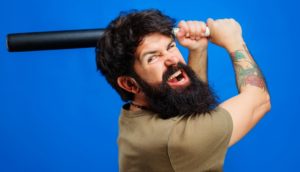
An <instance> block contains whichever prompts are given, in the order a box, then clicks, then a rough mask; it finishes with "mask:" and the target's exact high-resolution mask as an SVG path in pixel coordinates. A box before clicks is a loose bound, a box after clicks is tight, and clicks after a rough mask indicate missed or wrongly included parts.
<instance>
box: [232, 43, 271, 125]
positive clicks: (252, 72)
mask: <svg viewBox="0 0 300 172" xmlns="http://www.w3.org/2000/svg"><path fill="white" fill-rule="evenodd" d="M230 56H231V59H232V62H233V66H234V70H235V75H236V83H237V88H238V90H239V93H240V94H244V95H248V97H249V99H251V100H253V101H251V102H253V105H254V107H256V108H254V111H253V116H252V120H253V122H252V124H253V125H254V124H256V123H257V122H258V121H259V120H260V119H261V118H262V117H263V116H264V114H265V113H266V112H268V111H269V110H270V108H271V104H270V95H269V92H268V88H267V85H266V81H265V79H264V77H263V75H262V72H261V70H260V69H259V67H258V66H257V64H256V63H255V61H254V59H253V57H252V56H251V54H250V52H249V51H248V49H247V47H246V45H245V44H243V45H242V46H241V48H240V49H237V50H235V51H233V52H232V53H230Z"/></svg>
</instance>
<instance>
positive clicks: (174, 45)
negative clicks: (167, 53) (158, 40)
mask: <svg viewBox="0 0 300 172" xmlns="http://www.w3.org/2000/svg"><path fill="white" fill-rule="evenodd" d="M174 47H176V43H175V42H173V43H172V44H170V45H169V46H168V49H167V50H170V49H172V48H174Z"/></svg>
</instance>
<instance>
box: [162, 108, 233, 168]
mask: <svg viewBox="0 0 300 172" xmlns="http://www.w3.org/2000/svg"><path fill="white" fill-rule="evenodd" d="M231 133H232V120H231V117H230V114H229V113H228V111H226V110H225V109H223V108H221V107H217V108H216V109H215V110H214V111H213V112H211V113H210V114H201V115H197V116H194V117H189V118H182V119H180V120H179V121H178V122H177V123H176V124H175V125H174V127H173V129H172V131H171V132H170V135H169V140H168V153H169V156H170V160H171V163H172V164H173V165H174V166H178V168H180V166H185V165H187V164H183V163H182V162H184V161H188V162H189V163H192V164H193V163H196V164H197V163H198V164H199V163H200V164H201V162H203V163H204V162H205V161H206V160H207V159H211V158H212V157H219V158H218V159H222V158H223V157H224V156H225V152H226V150H227V147H228V144H229V140H230V137H231ZM190 165H191V164H190Z"/></svg>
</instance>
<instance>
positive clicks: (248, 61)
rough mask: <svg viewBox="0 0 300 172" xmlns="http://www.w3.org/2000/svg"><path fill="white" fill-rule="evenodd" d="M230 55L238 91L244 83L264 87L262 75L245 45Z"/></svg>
mask: <svg viewBox="0 0 300 172" xmlns="http://www.w3.org/2000/svg"><path fill="white" fill-rule="evenodd" d="M230 56H231V58H232V61H233V64H234V68H235V73H236V81H237V86H238V89H239V91H240V90H241V88H242V87H244V86H246V85H252V86H255V87H259V88H261V89H266V84H265V80H264V77H263V75H262V73H261V71H260V70H259V68H258V66H257V65H256V63H255V61H254V60H253V58H252V56H251V54H250V53H249V51H248V49H247V47H246V46H244V49H242V50H236V51H235V52H233V53H231V54H230Z"/></svg>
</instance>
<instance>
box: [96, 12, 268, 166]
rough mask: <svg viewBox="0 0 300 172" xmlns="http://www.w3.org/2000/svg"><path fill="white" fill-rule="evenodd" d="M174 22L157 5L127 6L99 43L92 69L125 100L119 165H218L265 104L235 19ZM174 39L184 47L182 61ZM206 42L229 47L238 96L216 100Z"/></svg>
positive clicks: (262, 82) (265, 108) (265, 96)
mask: <svg viewBox="0 0 300 172" xmlns="http://www.w3.org/2000/svg"><path fill="white" fill-rule="evenodd" d="M174 27H175V20H173V19H172V18H170V17H169V16H166V15H164V14H162V13H161V12H160V11H158V10H144V11H131V12H129V13H122V14H121V15H120V16H118V17H117V18H116V19H115V20H113V21H112V22H111V23H110V24H109V26H108V27H107V28H106V30H105V33H104V36H103V37H102V38H101V39H100V40H99V42H98V46H97V49H96V50H97V51H96V52H97V56H96V62H97V68H98V69H99V70H100V71H101V73H102V74H103V75H104V76H105V78H106V79H107V81H108V83H109V84H111V86H112V87H113V88H114V89H115V90H116V91H117V92H118V93H119V94H120V96H121V98H122V100H123V101H124V102H126V103H125V104H124V106H123V107H122V110H121V115H120V121H119V137H118V146H119V168H120V171H153V172H160V171H162V172H168V171H176V172H177V171H178V172H179V171H182V172H192V171H195V172H196V171H197V172H199V171H222V168H223V164H224V159H225V155H226V151H227V148H228V147H230V146H231V145H233V144H234V143H236V142H237V141H239V140H240V139H241V138H242V137H243V136H245V135H246V134H247V133H248V132H249V131H250V129H251V128H253V126H254V125H255V124H256V123H257V122H258V121H259V120H260V119H261V118H262V117H263V116H264V114H265V113H267V112H268V111H269V110H270V96H269V93H268V90H267V87H266V83H265V80H264V78H263V76H262V74H261V71H260V69H259V68H258V66H257V64H256V63H255V61H254V59H253V57H252V56H251V55H250V53H249V51H248V50H247V47H246V45H245V42H244V40H243V37H242V29H241V27H240V25H239V23H237V22H236V21H235V20H234V19H220V20H213V19H208V20H207V22H206V23H204V22H201V21H181V22H179V23H178V26H177V27H178V28H179V29H180V30H179V32H178V33H177V34H176V35H175V34H174V32H173V28H174ZM206 27H208V28H209V30H210V37H209V38H207V37H206V36H205V32H206ZM175 40H178V42H179V43H180V44H181V45H182V46H184V47H186V48H187V49H188V50H189V55H188V62H187V63H186V62H185V60H184V58H183V56H182V54H181V53H180V51H179V50H178V48H177V46H176V41H175ZM208 41H211V42H212V43H214V44H216V45H218V46H221V47H223V48H225V49H226V50H227V51H228V53H229V54H230V56H231V59H232V62H233V66H234V70H235V74H236V80H237V88H238V90H239V93H238V95H236V96H234V97H232V98H230V99H228V100H226V101H224V102H221V103H218V102H217V101H216V96H215V94H214V93H213V91H212V90H211V88H210V87H209V85H208V83H207V45H208ZM221 60H222V59H220V61H221Z"/></svg>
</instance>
